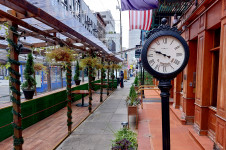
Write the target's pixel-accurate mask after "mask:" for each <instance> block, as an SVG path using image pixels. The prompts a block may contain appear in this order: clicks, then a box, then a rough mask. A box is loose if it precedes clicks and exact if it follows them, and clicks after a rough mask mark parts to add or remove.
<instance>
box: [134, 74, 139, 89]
mask: <svg viewBox="0 0 226 150" xmlns="http://www.w3.org/2000/svg"><path fill="white" fill-rule="evenodd" d="M133 84H134V85H135V86H134V88H135V90H136V91H137V90H138V76H136V77H135V80H134V82H133Z"/></svg>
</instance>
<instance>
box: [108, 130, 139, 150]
mask: <svg viewBox="0 0 226 150" xmlns="http://www.w3.org/2000/svg"><path fill="white" fill-rule="evenodd" d="M114 136H115V140H113V141H112V150H137V148H138V143H137V134H136V133H135V132H133V131H131V130H129V129H127V128H122V129H120V130H119V131H118V132H116V133H114Z"/></svg>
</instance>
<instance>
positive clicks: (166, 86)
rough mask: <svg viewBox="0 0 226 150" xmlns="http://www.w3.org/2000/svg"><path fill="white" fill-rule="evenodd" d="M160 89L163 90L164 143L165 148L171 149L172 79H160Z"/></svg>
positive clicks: (165, 149) (164, 149) (166, 149)
mask: <svg viewBox="0 0 226 150" xmlns="http://www.w3.org/2000/svg"><path fill="white" fill-rule="evenodd" d="M158 87H159V89H160V90H161V94H160V96H161V101H162V144H163V150H170V113H169V96H170V93H169V91H170V89H171V88H172V85H171V80H160V81H159V86H158Z"/></svg>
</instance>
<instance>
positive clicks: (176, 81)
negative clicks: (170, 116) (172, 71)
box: [173, 73, 182, 109]
mask: <svg viewBox="0 0 226 150" xmlns="http://www.w3.org/2000/svg"><path fill="white" fill-rule="evenodd" d="M181 82H182V73H180V74H178V75H177V77H176V78H175V79H174V88H173V90H174V92H173V93H174V95H173V107H174V108H176V109H179V108H180V92H181Z"/></svg>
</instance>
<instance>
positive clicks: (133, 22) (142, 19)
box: [129, 10, 152, 30]
mask: <svg viewBox="0 0 226 150" xmlns="http://www.w3.org/2000/svg"><path fill="white" fill-rule="evenodd" d="M129 19H130V20H129V23H130V30H133V29H141V30H150V28H151V23H152V10H145V11H135V10H130V11H129Z"/></svg>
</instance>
